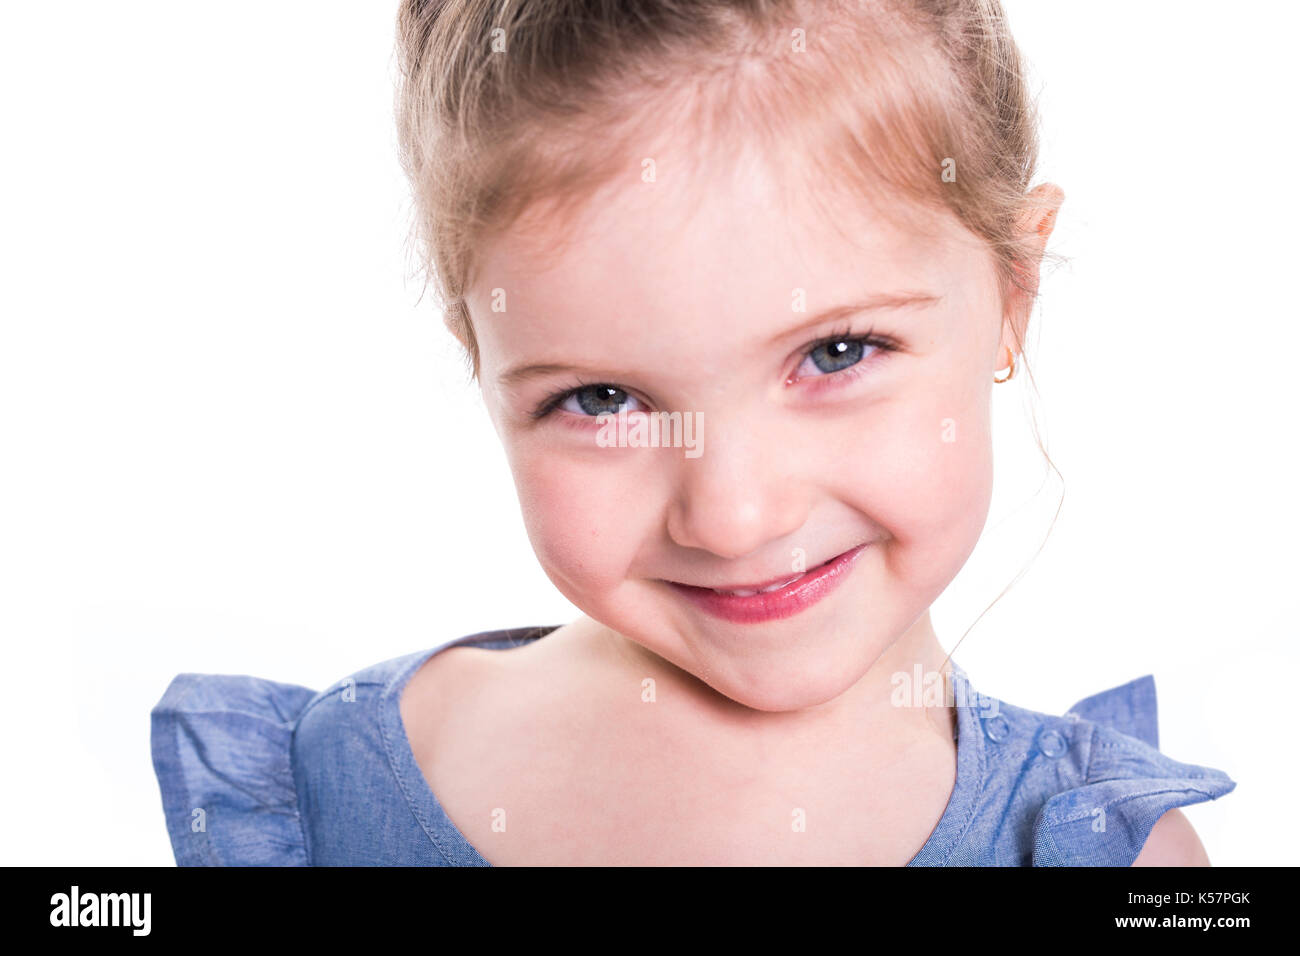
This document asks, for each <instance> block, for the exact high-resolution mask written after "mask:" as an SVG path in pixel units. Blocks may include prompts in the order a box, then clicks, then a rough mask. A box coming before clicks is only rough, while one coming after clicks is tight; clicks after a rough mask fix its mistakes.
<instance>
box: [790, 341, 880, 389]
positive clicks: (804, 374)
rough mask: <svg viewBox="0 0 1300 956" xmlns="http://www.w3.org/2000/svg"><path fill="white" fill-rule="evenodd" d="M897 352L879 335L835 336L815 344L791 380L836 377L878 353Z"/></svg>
mask: <svg viewBox="0 0 1300 956" xmlns="http://www.w3.org/2000/svg"><path fill="white" fill-rule="evenodd" d="M894 349H895V346H894V344H893V343H892V342H890V341H889V340H887V339H882V338H879V337H878V336H875V335H870V334H868V335H861V336H853V335H835V336H832V337H830V338H827V339H823V340H822V341H820V342H817V343H816V344H814V345H813V346H812V348H810V349H809V350H808V351H807V352H806V353H805V354H804V359H803V361H802V362H800V363H799V367H798V368H797V369H795V371H794V374H793V375H791V377H790V379H791V381H794V380H797V379H801V378H810V377H811V378H821V377H824V376H827V375H833V374H834V373H836V372H842V371H844V370H845V369H848V368H852V367H853V366H855V365H858V364H860V363H861V362H862V360H863V359H864V358H868V357H870V356H871V355H874V354H875V353H876V352H892V351H894Z"/></svg>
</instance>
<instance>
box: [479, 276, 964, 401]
mask: <svg viewBox="0 0 1300 956" xmlns="http://www.w3.org/2000/svg"><path fill="white" fill-rule="evenodd" d="M942 299H943V296H939V295H933V294H931V293H928V292H890V293H883V294H880V295H871V296H867V297H866V298H865V299H860V300H858V301H856V302H849V303H846V304H844V305H837V306H835V307H833V308H830V309H823V310H822V311H820V312H817V313H816V314H814V315H813V316H811V317H810V318H809V319H808V320H807V321H806V322H800V323H799V324H798V325H797V326H795V327H794V328H792V329H783V330H782V331H780V332H778V333H777V334H776V335H775V336H773V337H772V339H771V340H770V341H769V343H768V344H775V343H777V342H779V341H781V340H782V339H784V338H788V337H790V336H793V335H795V334H796V333H798V332H802V331H804V330H806V329H809V328H812V327H814V326H818V325H822V324H824V323H826V322H833V321H835V320H836V319H846V318H848V317H849V316H851V315H861V314H862V313H864V312H884V311H894V310H899V309H908V308H916V307H927V306H932V305H936V304H937V303H938V302H939V301H940V300H942ZM583 371H586V369H584V368H582V367H581V366H578V365H564V364H555V363H541V364H536V365H518V366H515V367H514V368H511V369H508V370H506V371H505V372H502V373H501V375H499V376H498V377H497V381H498V382H499V383H500V384H501V385H503V386H505V387H507V388H509V387H511V386H515V385H518V384H520V383H521V382H525V381H528V380H529V379H533V378H539V377H541V376H544V375H558V374H560V373H563V372H583ZM604 374H607V373H604Z"/></svg>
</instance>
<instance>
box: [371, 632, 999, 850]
mask: <svg viewBox="0 0 1300 956" xmlns="http://www.w3.org/2000/svg"><path fill="white" fill-rule="evenodd" d="M559 627H560V625H554V626H551V627H528V628H510V629H507V630H498V631H483V632H480V633H477V634H468V635H466V636H464V637H458V638H454V639H453V640H450V641H446V642H444V643H442V644H439V645H438V646H436V647H434V648H431V649H430V650H428V651H425V652H422V653H417V654H413V655H412V656H411V659H410V661H409V662H408V663H407V664H406V665H405V666H403V667H401V668H400V669H399V670H398V671H397V673H395V674H394V675H393V676H392V677H391V678H390V679H389V680H388V682H387V684H385V686H384V690H383V693H382V694H381V695H380V699H379V723H380V731H381V733H382V736H383V740H384V749H385V751H386V753H387V756H388V762H389V765H390V766H391V767H392V770H393V774H394V776H395V777H396V779H397V783H398V786H399V787H400V788H401V790H402V795H403V796H404V797H405V798H406V802H407V804H408V805H409V806H410V808H411V812H412V813H413V814H414V815H415V818H416V820H418V821H419V823H420V826H421V827H422V828H423V829H424V832H425V834H426V835H428V837H429V839H430V840H431V841H432V842H433V844H434V846H436V847H437V848H438V851H439V852H440V853H441V854H442V855H443V857H444V858H445V859H446V860H447V862H448V863H450V864H451V865H452V866H489V867H490V866H491V865H492V864H491V863H489V862H488V861H487V860H486V859H484V857H483V855H482V854H481V853H479V851H478V849H477V848H476V847H475V846H474V845H473V844H472V843H470V842H469V840H468V839H467V838H466V837H465V834H463V833H461V831H460V828H459V827H457V826H456V824H455V823H453V822H452V820H451V818H450V817H449V816H447V813H446V811H444V810H443V808H442V804H441V803H439V802H438V797H437V796H436V795H435V794H434V792H433V789H432V788H431V787H430V786H429V783H428V781H427V780H425V778H424V772H423V771H422V770H421V769H420V766H419V764H418V763H417V762H416V759H415V753H414V751H413V750H412V749H411V742H410V738H408V737H407V734H406V726H405V724H403V723H402V714H401V709H400V705H401V700H402V691H403V690H404V689H405V688H406V685H407V683H408V682H409V681H410V679H411V677H412V676H413V675H414V674H415V672H416V671H417V670H419V668H420V667H421V666H422V665H423V664H424V663H425V662H426V661H428V660H429V658H431V657H433V656H434V655H435V654H438V653H440V652H442V651H445V650H447V649H448V648H451V647H458V646H460V645H462V644H475V645H495V646H494V647H493V648H492V649H495V650H503V649H506V648H509V647H518V646H520V645H521V644H526V643H529V642H531V641H535V640H539V639H541V638H543V637H545V636H546V635H547V634H550V633H551V632H552V631H555V630H558V628H559ZM951 664H952V672H953V683H954V685H955V688H956V695H955V696H956V699H955V701H954V703H955V706H956V710H957V778H956V781H955V782H954V785H953V789H952V793H951V795H950V796H949V797H948V803H947V805H946V806H945V807H944V810H943V813H942V815H940V817H939V822H938V823H936V824H935V827H934V830H933V831H932V832H931V833H930V836H929V837H928V838H927V839H926V841H925V843H924V844H922V846H921V849H920V850H918V851H917V853H916V856H914V857H913V858H912V859H911V860H909V861H908V863H907V864H906V865H907V866H944V865H946V864H947V861H948V859H949V857H950V856H951V855H952V851H953V849H954V848H955V847H956V846H957V844H958V842H959V841H960V840H961V837H962V834H964V833H965V832H966V828H967V827H968V826H969V825H970V821H971V819H972V817H973V816H974V811H975V806H976V802H977V798H978V796H979V792H980V790H981V789H982V782H983V780H984V778H985V760H986V756H985V751H984V733H983V728H982V727H981V726H980V720H979V718H978V717H977V715H976V714H975V713H974V709H975V704H976V700H977V699H978V698H977V695H976V694H975V693H974V692H973V691H972V690H971V687H970V680H969V678H968V677H967V676H966V673H965V671H963V670H962V669H961V668H960V667H958V666H957V663H956V662H955V661H953V662H951Z"/></svg>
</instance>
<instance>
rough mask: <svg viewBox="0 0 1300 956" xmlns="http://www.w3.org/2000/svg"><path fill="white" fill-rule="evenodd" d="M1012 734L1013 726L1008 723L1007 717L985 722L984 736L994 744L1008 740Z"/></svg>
mask: <svg viewBox="0 0 1300 956" xmlns="http://www.w3.org/2000/svg"><path fill="white" fill-rule="evenodd" d="M1010 733H1011V725H1010V724H1008V723H1007V720H1006V718H1005V717H990V718H989V719H988V720H986V721H984V734H985V736H986V737H988V738H989V740H991V741H993V742H994V743H997V742H998V741H1001V740H1006V739H1007V735H1008V734H1010Z"/></svg>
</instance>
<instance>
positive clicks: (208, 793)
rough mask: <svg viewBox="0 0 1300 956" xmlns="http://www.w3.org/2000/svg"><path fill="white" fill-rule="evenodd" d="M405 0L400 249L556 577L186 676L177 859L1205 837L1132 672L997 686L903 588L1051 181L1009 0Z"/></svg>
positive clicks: (968, 454)
mask: <svg viewBox="0 0 1300 956" xmlns="http://www.w3.org/2000/svg"><path fill="white" fill-rule="evenodd" d="M618 7H619V5H617V4H610V3H598V2H581V0H532V2H516V3H500V2H488V0H466V2H462V3H456V4H444V3H440V2H431V0H405V2H404V3H403V4H402V8H401V12H400V15H399V30H398V35H399V50H400V56H401V63H402V68H403V69H402V77H401V88H400V97H399V110H398V112H399V123H400V131H401V142H402V147H403V159H404V163H405V167H406V170H407V173H408V175H409V176H410V179H411V183H412V186H413V190H414V194H415V197H416V208H417V210H418V213H419V223H418V224H419V234H420V236H421V238H422V240H423V250H424V253H425V258H426V262H427V266H428V272H429V275H430V276H431V278H432V279H433V280H434V281H435V283H436V286H437V290H438V292H439V294H440V296H441V298H442V301H443V305H444V307H445V309H446V315H447V323H448V325H449V327H450V329H451V330H452V332H453V333H454V334H455V335H456V336H457V337H458V338H459V340H460V342H461V343H462V344H463V346H464V348H465V350H466V354H467V357H468V359H469V361H470V363H471V367H472V369H473V372H474V375H475V377H476V379H477V381H478V384H479V386H480V388H481V390H482V395H483V399H484V402H485V403H486V406H487V409H488V411H489V413H490V416H491V420H492V422H493V423H494V426H495V428H496V430H497V432H498V434H499V436H500V439H501V441H502V442H503V444H504V446H505V449H506V452H507V455H508V459H509V462H510V466H511V469H512V472H513V476H514V480H515V484H516V487H517V490H518V493H519V500H520V503H521V506H522V511H523V516H524V520H525V524H526V527H527V530H528V534H529V538H530V540H531V542H532V545H533V547H534V550H535V552H536V554H537V557H538V559H539V560H540V562H541V564H542V567H543V568H544V569H545V571H546V573H547V575H548V576H549V577H550V579H551V580H552V581H553V582H554V583H555V586H556V587H557V588H559V590H560V591H561V592H562V593H563V594H564V595H565V597H567V598H568V599H569V600H570V601H571V602H572V603H573V604H574V605H575V606H577V607H578V608H580V609H581V610H582V611H583V612H584V616H583V617H581V618H579V619H578V620H577V621H574V622H572V623H569V624H566V625H564V626H561V627H537V628H516V629H511V630H497V631H486V632H483V633H479V634H473V635H469V636H463V637H453V638H451V639H447V640H443V641H442V642H441V643H440V644H438V645H437V646H436V647H434V648H432V649H431V650H422V651H420V652H418V653H414V654H410V655H408V656H405V657H400V658H397V659H395V660H390V661H386V662H383V663H380V664H376V665H375V666H373V667H370V668H367V669H365V670H362V671H360V672H358V673H356V674H353V675H351V676H350V677H347V678H345V679H343V680H342V681H340V682H339V683H337V684H336V685H334V686H333V687H330V688H328V689H326V690H323V691H320V692H316V691H313V690H311V689H308V688H305V687H298V686H292V685H286V684H279V683H273V682H270V681H266V680H260V679H257V678H252V677H229V676H214V675H197V674H182V675H180V676H178V677H177V678H175V680H174V681H173V682H172V684H171V685H170V687H168V689H167V691H166V693H165V694H164V695H163V698H162V700H161V701H160V702H159V704H158V705H157V707H156V708H155V709H154V711H153V737H152V743H153V759H154V765H155V768H156V771H157V774H158V778H159V782H160V784H161V788H162V795H163V805H164V810H165V813H166V820H167V827H168V831H169V833H170V836H171V840H172V844H173V847H174V850H175V854H176V859H177V861H178V863H181V864H183V865H196V864H207V865H232V864H300V865H331V864H419V865H433V866H446V865H480V866H482V865H489V864H491V865H513V864H652V865H654V864H687V865H696V864H706V865H716V864H723V865H727V864H880V865H903V864H907V865H915V866H950V865H980V866H985V865H1014V866H1027V865H1034V866H1059V865H1108V866H1128V865H1131V864H1178V865H1196V864H1205V863H1207V862H1208V861H1207V860H1206V856H1205V853H1204V850H1203V849H1202V847H1201V845H1200V842H1199V840H1198V839H1197V837H1196V834H1195V833H1194V831H1193V830H1192V829H1191V827H1190V826H1189V825H1188V823H1187V822H1186V819H1185V818H1184V817H1183V816H1182V815H1181V814H1180V813H1179V812H1178V811H1177V809H1175V808H1177V807H1180V806H1184V805H1187V804H1193V803H1198V802H1201V801H1204V800H1212V799H1215V798H1217V797H1219V796H1222V795H1223V794H1225V793H1228V792H1229V791H1231V790H1232V789H1233V787H1234V786H1235V784H1234V783H1233V781H1232V780H1230V779H1229V778H1228V776H1227V775H1225V774H1224V773H1222V772H1220V771H1218V770H1214V769H1210V768H1207V767H1203V766H1198V765H1195V764H1190V763H1181V762H1178V761H1175V760H1173V759H1171V758H1170V757H1168V756H1166V755H1164V754H1163V753H1161V752H1160V750H1159V749H1158V741H1157V733H1156V709H1155V707H1156V704H1155V686H1154V682H1153V679H1152V678H1151V677H1150V676H1146V677H1142V678H1139V679H1137V680H1134V681H1131V682H1130V683H1127V684H1124V685H1122V686H1119V687H1116V688H1114V689H1112V690H1108V691H1105V692H1102V693H1099V694H1096V695H1094V696H1092V697H1089V698H1087V699H1085V700H1082V701H1080V702H1078V703H1077V704H1075V705H1074V706H1073V707H1071V708H1070V709H1069V711H1068V712H1067V713H1065V714H1064V716H1051V715H1047V714H1041V713H1036V712H1032V711H1029V710H1025V709H1023V708H1019V707H1014V706H1012V705H1010V704H1007V703H1005V702H1001V701H998V700H995V699H991V698H988V697H985V696H983V695H980V694H978V693H977V692H975V690H974V689H973V688H972V686H971V683H970V680H969V678H968V677H967V675H966V674H965V673H964V672H963V671H962V669H961V668H960V667H958V666H957V665H956V664H955V663H954V662H953V661H952V660H951V659H950V658H949V656H948V655H946V654H945V653H944V651H943V648H942V647H941V645H940V643H939V640H938V639H937V636H936V634H935V632H934V629H933V628H932V626H931V622H930V614H929V608H930V605H931V604H932V602H933V601H934V600H935V599H936V598H937V597H938V596H939V594H941V593H942V592H943V591H944V589H945V588H946V587H947V585H948V583H949V582H950V581H952V579H953V578H954V577H955V576H956V574H957V573H958V571H959V570H960V569H961V567H962V565H963V564H964V563H965V561H966V560H967V558H968V557H969V555H970V554H971V552H972V550H973V549H974V547H975V545H976V542H977V540H978V539H979V537H980V534H981V531H982V529H983V527H984V523H985V520H986V517H987V514H988V508H989V504H990V498H991V492H992V489H991V483H992V455H991V438H990V397H991V388H992V385H993V384H994V383H995V382H1005V381H1007V380H1008V379H1010V378H1012V377H1013V376H1014V375H1015V374H1016V372H1017V371H1018V370H1020V369H1022V368H1024V367H1025V360H1024V357H1023V356H1022V354H1021V350H1022V343H1023V342H1024V339H1025V333H1026V326H1027V323H1028V320H1029V316H1030V313H1031V310H1032V305H1033V302H1034V298H1035V295H1036V292H1037V285H1038V274H1039V264H1040V261H1041V259H1042V257H1043V256H1044V249H1045V245H1046V242H1047V239H1048V237H1049V236H1050V234H1051V231H1052V225H1053V221H1054V217H1055V214H1056V211H1057V209H1058V207H1059V205H1060V203H1061V201H1062V199H1063V194H1062V192H1061V191H1060V190H1059V189H1058V188H1056V187H1055V186H1051V185H1039V186H1037V187H1035V188H1032V189H1031V188H1029V183H1030V181H1031V179H1032V177H1033V174H1034V168H1035V160H1036V154H1037V141H1036V132H1035V123H1034V117H1033V110H1032V106H1031V103H1030V100H1029V97H1028V95H1027V92H1026V89H1025V85H1024V81H1023V78H1022V70H1021V64H1020V60H1019V56H1018V53H1017V50H1016V47H1015V45H1014V43H1013V42H1012V40H1011V38H1010V36H1009V35H1008V33H1007V31H1006V26H1005V23H1004V20H1003V16H1002V12H1001V10H1000V7H999V5H998V3H997V0H876V2H861V3H857V2H827V0H818V2H806V0H698V2H684V0H658V2H648V3H639V4H637V5H636V6H635V13H633V12H631V10H630V9H629V10H627V11H624V10H620V9H618Z"/></svg>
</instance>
